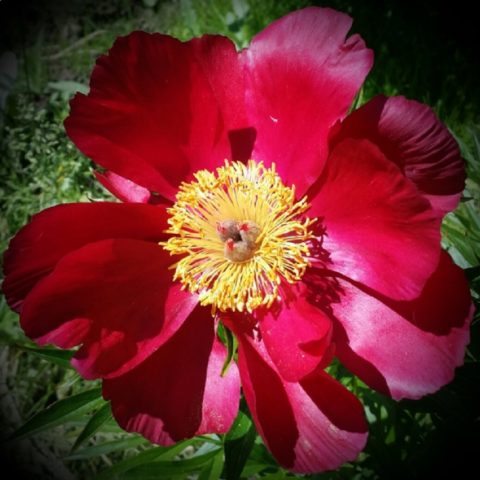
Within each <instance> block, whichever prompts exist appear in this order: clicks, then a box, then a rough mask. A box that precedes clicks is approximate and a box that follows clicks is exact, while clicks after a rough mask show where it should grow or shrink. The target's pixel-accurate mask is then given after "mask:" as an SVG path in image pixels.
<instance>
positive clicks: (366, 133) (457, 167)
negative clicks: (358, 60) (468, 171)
mask: <svg viewBox="0 0 480 480" xmlns="http://www.w3.org/2000/svg"><path fill="white" fill-rule="evenodd" d="M343 138H367V139H369V140H370V141H372V142H373V143H375V144H376V145H377V146H378V147H379V148H380V149H381V150H382V152H383V153H384V154H385V156H386V157H387V158H388V159H389V160H391V161H393V162H395V163H396V164H397V165H398V166H399V167H400V168H401V169H402V171H403V172H404V174H405V175H406V177H407V178H409V179H410V180H412V181H413V182H414V183H415V185H416V186H417V187H418V188H419V190H420V191H421V192H423V193H424V194H425V197H426V198H428V199H429V201H430V202H431V204H432V206H433V208H434V209H435V210H437V211H438V212H439V213H440V215H443V214H445V213H447V212H449V211H451V210H453V209H454V208H455V207H456V206H457V205H458V201H459V200H460V196H461V192H462V191H463V188H464V186H465V166H464V162H463V160H462V158H461V156H460V150H459V148H458V145H457V142H456V141H455V139H454V138H453V136H452V135H451V134H450V132H449V131H448V129H447V128H446V127H445V125H443V124H442V123H441V122H440V120H439V119H438V118H437V116H436V115H435V113H434V112H433V111H432V109H431V108H430V107H428V106H427V105H423V104H421V103H418V102H415V101H413V100H407V99H406V98H404V97H390V98H386V97H384V96H378V97H375V98H374V99H372V100H371V101H370V102H368V103H367V104H365V105H364V106H362V107H361V108H359V109H358V110H356V111H355V112H353V113H352V114H351V115H349V116H348V117H347V118H346V119H345V122H344V123H343V125H342V127H341V129H340V132H339V134H338V136H337V138H336V141H339V140H340V139H343Z"/></svg>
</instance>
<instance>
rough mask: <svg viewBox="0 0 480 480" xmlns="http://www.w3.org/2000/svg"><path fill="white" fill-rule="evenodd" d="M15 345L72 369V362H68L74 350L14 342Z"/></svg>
mask: <svg viewBox="0 0 480 480" xmlns="http://www.w3.org/2000/svg"><path fill="white" fill-rule="evenodd" d="M15 346H16V347H17V348H19V349H20V350H24V351H26V352H29V353H33V354H34V355H37V356H38V357H41V358H44V359H45V360H48V361H49V362H52V363H55V364H56V365H59V366H60V367H63V368H70V369H73V367H72V364H71V363H70V359H71V358H72V357H73V355H74V354H75V352H72V351H70V350H59V349H57V348H36V347H29V346H27V345H18V344H16V345H15Z"/></svg>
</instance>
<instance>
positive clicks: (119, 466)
mask: <svg viewBox="0 0 480 480" xmlns="http://www.w3.org/2000/svg"><path fill="white" fill-rule="evenodd" d="M193 441H194V440H193V439H192V440H186V441H184V442H180V443H177V444H176V445H173V446H171V447H155V448H151V449H148V450H145V451H144V452H141V453H139V454H138V455H135V456H134V457H132V458H127V459H125V460H122V461H121V462H118V463H116V464H115V465H113V466H112V467H110V468H107V469H105V470H103V471H101V472H100V473H99V474H98V475H97V476H96V477H95V480H105V479H107V478H112V477H114V476H116V475H118V474H120V473H124V472H128V471H130V470H132V469H133V468H135V467H138V466H140V465H144V464H145V463H149V462H152V461H153V460H157V459H159V458H161V459H170V458H173V457H175V456H176V455H178V454H179V453H180V452H181V451H183V450H185V448H186V447H188V445H190V444H191V443H192V442H193Z"/></svg>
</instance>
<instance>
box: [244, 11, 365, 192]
mask: <svg viewBox="0 0 480 480" xmlns="http://www.w3.org/2000/svg"><path fill="white" fill-rule="evenodd" d="M351 24H352V19H351V18H350V17H349V16H348V15H345V14H343V13H340V12H336V11H334V10H330V9H328V8H316V7H311V8H305V9H303V10H300V11H297V12H293V13H291V14H289V15H287V16H285V17H283V18H281V19H280V20H277V21H275V22H273V23H272V24H271V25H269V26H268V27H267V28H266V29H265V30H263V31H262V32H260V33H259V34H258V35H257V36H255V37H254V38H253V40H252V43H251V45H250V46H249V47H248V49H246V50H244V51H243V53H242V59H243V62H244V64H245V68H246V108H247V114H248V117H249V119H250V120H251V123H252V124H253V125H254V126H255V128H256V129H257V142H256V143H255V148H254V152H253V158H254V159H255V160H257V161H260V160H263V161H264V162H265V163H266V164H267V165H269V164H270V163H271V162H275V163H276V165H277V168H278V171H279V173H280V175H281V177H282V179H283V180H284V181H285V182H287V183H289V184H295V186H296V187H297V194H298V195H299V196H301V195H303V193H305V191H306V189H307V187H309V186H310V185H311V184H312V183H313V182H314V181H315V180H316V179H317V178H318V175H319V174H320V172H321V170H322V167H323V164H324V162H325V159H326V156H327V151H328V145H327V137H328V134H329V130H330V128H331V127H332V126H333V125H334V124H335V122H336V121H337V120H339V119H340V118H343V116H344V115H346V113H347V111H348V108H349V106H350V105H351V103H352V101H353V98H354V97H355V94H356V93H357V91H358V90H359V88H360V86H361V85H362V83H363V80H364V79H365V76H366V75H367V73H368V71H369V70H370V68H371V66H372V63H373V53H372V51H371V50H368V49H366V48H365V44H364V42H363V40H362V39H361V38H360V37H359V36H358V35H353V36H351V37H350V38H348V39H347V40H346V36H347V33H348V31H349V30H350V26H351Z"/></svg>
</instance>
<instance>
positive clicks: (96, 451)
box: [64, 435, 149, 460]
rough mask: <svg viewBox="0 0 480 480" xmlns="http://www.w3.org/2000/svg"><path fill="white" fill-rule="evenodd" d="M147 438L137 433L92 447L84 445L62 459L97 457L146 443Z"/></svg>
mask: <svg viewBox="0 0 480 480" xmlns="http://www.w3.org/2000/svg"><path fill="white" fill-rule="evenodd" d="M148 443H149V442H148V440H146V439H145V438H143V437H140V436H138V435H134V436H133V435H132V436H130V437H128V438H123V439H121V440H114V441H113V442H105V443H100V444H99V445H94V446H92V447H86V448H83V449H82V450H79V451H78V452H75V453H71V454H70V455H68V456H66V457H64V460H84V459H85V458H91V457H99V456H100V455H106V454H108V453H112V452H116V451H118V450H126V449H127V448H135V447H138V446H139V445H143V444H148Z"/></svg>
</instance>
